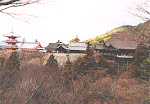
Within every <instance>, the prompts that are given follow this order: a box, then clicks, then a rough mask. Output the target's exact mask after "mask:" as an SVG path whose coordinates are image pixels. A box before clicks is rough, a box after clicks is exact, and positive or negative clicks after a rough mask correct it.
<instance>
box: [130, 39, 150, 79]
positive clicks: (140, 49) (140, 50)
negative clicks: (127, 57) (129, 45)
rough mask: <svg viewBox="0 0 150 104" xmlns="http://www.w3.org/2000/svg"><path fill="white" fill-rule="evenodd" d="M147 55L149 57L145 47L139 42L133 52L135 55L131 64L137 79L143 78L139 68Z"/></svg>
mask: <svg viewBox="0 0 150 104" xmlns="http://www.w3.org/2000/svg"><path fill="white" fill-rule="evenodd" d="M148 55H149V52H148V49H147V45H145V44H144V43H143V42H141V43H140V44H139V45H138V46H137V48H136V50H135V53H134V56H133V64H132V67H133V70H134V73H135V76H136V77H137V78H140V77H144V76H142V75H143V74H142V73H143V72H142V71H143V70H141V68H140V66H141V64H142V63H143V61H144V60H146V59H147V58H148ZM145 77H146V76H145Z"/></svg>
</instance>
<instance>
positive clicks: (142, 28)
mask: <svg viewBox="0 0 150 104" xmlns="http://www.w3.org/2000/svg"><path fill="white" fill-rule="evenodd" d="M149 24H150V20H148V21H146V22H144V23H140V24H139V25H137V26H130V25H125V26H120V27H118V28H115V29H113V30H111V31H108V32H106V33H105V34H101V35H99V36H96V37H95V38H93V39H92V38H90V39H88V40H86V42H90V44H91V47H92V49H94V48H95V44H96V43H101V42H105V41H107V40H108V39H109V38H110V37H111V36H112V35H113V34H135V35H138V36H139V37H141V38H142V39H143V40H145V41H146V42H150V25H149Z"/></svg>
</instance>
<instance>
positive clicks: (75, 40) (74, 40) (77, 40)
mask: <svg viewBox="0 0 150 104" xmlns="http://www.w3.org/2000/svg"><path fill="white" fill-rule="evenodd" d="M79 41H80V39H79V38H78V36H76V37H75V38H74V39H72V40H70V42H79Z"/></svg>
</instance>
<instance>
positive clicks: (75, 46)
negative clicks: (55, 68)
mask: <svg viewBox="0 0 150 104" xmlns="http://www.w3.org/2000/svg"><path fill="white" fill-rule="evenodd" d="M86 48H87V43H86V42H70V43H69V50H81V51H85V50H86Z"/></svg>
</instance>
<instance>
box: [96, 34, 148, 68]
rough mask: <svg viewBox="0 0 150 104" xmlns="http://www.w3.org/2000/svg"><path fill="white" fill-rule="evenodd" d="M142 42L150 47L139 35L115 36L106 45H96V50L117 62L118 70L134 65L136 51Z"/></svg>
mask: <svg viewBox="0 0 150 104" xmlns="http://www.w3.org/2000/svg"><path fill="white" fill-rule="evenodd" d="M140 42H144V43H145V44H146V45H147V46H149V44H148V43H147V42H145V41H144V40H142V39H141V38H140V37H138V36H137V35H128V34H113V35H112V37H111V38H110V39H108V40H107V41H106V42H105V43H98V44H96V47H95V50H96V51H99V53H100V54H101V55H103V56H104V57H105V58H106V59H108V60H112V61H113V62H116V63H117V66H118V69H120V68H123V67H126V68H127V67H128V66H129V65H130V64H131V63H132V59H133V55H134V52H135V49H136V47H137V45H138V44H139V43H140Z"/></svg>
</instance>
